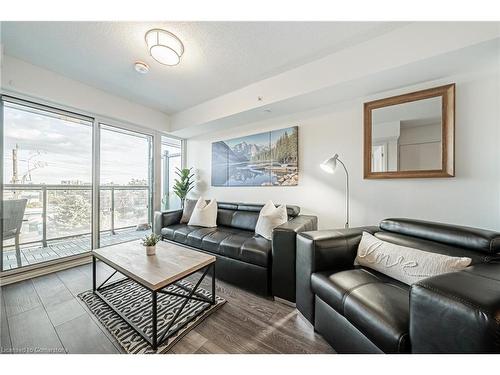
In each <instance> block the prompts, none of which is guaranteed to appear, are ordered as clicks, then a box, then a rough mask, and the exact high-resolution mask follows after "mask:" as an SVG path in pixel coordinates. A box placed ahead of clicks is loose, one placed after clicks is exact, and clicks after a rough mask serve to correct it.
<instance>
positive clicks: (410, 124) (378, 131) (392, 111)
mask: <svg viewBox="0 0 500 375" xmlns="http://www.w3.org/2000/svg"><path fill="white" fill-rule="evenodd" d="M442 106H443V103H442V97H441V96H437V97H433V98H429V99H422V100H417V101H413V102H406V103H402V104H396V105H390V106H387V107H382V108H377V109H374V110H373V111H372V140H371V141H372V142H371V171H372V172H397V171H419V170H439V169H441V161H442V155H441V153H442Z"/></svg>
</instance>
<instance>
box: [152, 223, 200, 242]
mask: <svg viewBox="0 0 500 375" xmlns="http://www.w3.org/2000/svg"><path fill="white" fill-rule="evenodd" d="M197 229H200V227H195V226H192V225H187V224H174V225H169V226H168V227H164V228H162V229H161V235H162V236H163V237H165V238H166V239H169V240H171V241H176V242H180V243H186V239H187V235H188V234H189V233H191V232H192V231H195V230H197Z"/></svg>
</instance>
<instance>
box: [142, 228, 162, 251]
mask: <svg viewBox="0 0 500 375" xmlns="http://www.w3.org/2000/svg"><path fill="white" fill-rule="evenodd" d="M160 240H161V237H160V236H158V235H156V234H154V233H151V234H150V235H149V236H146V237H144V238H143V239H142V245H143V246H145V247H146V255H155V253H156V244H157V243H158V242H160Z"/></svg>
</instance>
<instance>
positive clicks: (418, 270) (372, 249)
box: [354, 232, 472, 285]
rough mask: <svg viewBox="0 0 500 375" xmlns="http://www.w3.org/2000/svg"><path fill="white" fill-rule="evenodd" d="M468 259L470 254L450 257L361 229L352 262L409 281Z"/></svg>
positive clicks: (447, 269)
mask: <svg viewBox="0 0 500 375" xmlns="http://www.w3.org/2000/svg"><path fill="white" fill-rule="evenodd" d="M471 262H472V259H471V258H465V257H463V258H459V257H451V256H448V255H442V254H436V253H431V252H428V251H423V250H418V249H414V248H411V247H406V246H401V245H396V244H393V243H390V242H386V241H382V240H379V239H378V238H377V237H375V236H372V235H371V234H369V233H367V232H363V237H362V238H361V242H360V243H359V246H358V254H357V256H356V260H355V261H354V264H359V265H361V266H364V267H368V268H371V269H373V270H375V271H378V272H381V273H383V274H384V275H387V276H390V277H392V278H393V279H396V280H399V281H402V282H403V283H405V284H408V285H411V284H414V283H416V282H417V281H420V280H422V279H426V278H428V277H432V276H437V275H441V274H443V273H448V272H454V271H460V270H462V269H464V268H466V267H467V266H469V265H470V264H471Z"/></svg>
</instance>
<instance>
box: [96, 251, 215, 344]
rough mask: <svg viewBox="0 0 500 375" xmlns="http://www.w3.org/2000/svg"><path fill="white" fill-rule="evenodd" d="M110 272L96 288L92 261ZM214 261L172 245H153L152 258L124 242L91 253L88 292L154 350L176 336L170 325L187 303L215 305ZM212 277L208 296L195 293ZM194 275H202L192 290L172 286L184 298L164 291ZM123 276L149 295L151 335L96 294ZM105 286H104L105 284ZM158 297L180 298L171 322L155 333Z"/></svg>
mask: <svg viewBox="0 0 500 375" xmlns="http://www.w3.org/2000/svg"><path fill="white" fill-rule="evenodd" d="M97 259H99V260H100V261H102V262H103V263H106V264H107V265H108V266H110V267H111V268H113V269H114V270H115V272H113V273H112V274H111V275H110V276H109V277H108V278H107V279H106V280H105V281H104V282H103V283H102V284H101V285H99V286H96V272H97V270H96V260H97ZM215 259H216V258H215V257H214V256H213V255H208V254H205V253H202V252H199V251H195V250H191V249H188V248H186V247H183V246H180V245H176V244H174V243H170V242H163V241H161V242H159V243H158V244H157V245H156V254H155V255H149V256H148V255H146V249H145V248H144V246H142V244H141V243H140V241H133V242H127V243H122V244H117V245H112V246H107V247H103V248H100V249H95V250H93V251H92V290H93V292H94V293H95V294H96V295H98V296H99V297H100V298H101V299H102V300H103V301H104V302H105V303H106V304H107V305H108V306H109V307H110V308H111V309H112V310H114V311H115V312H116V313H117V314H118V315H119V316H120V317H121V318H122V319H123V320H124V321H125V322H127V323H128V324H129V325H130V326H131V327H132V328H133V329H134V330H135V331H136V332H137V333H139V334H140V335H141V336H142V337H143V338H144V339H145V340H146V341H147V342H148V343H149V344H150V345H151V346H152V347H153V350H156V349H157V348H158V346H159V345H160V344H162V343H163V342H164V341H165V340H167V339H168V338H169V337H170V336H172V335H173V334H175V333H176V331H177V330H178V329H179V327H178V328H177V329H172V327H173V324H174V322H175V321H176V319H177V318H178V317H179V316H180V314H181V312H182V310H183V309H184V307H185V306H186V304H187V303H188V301H189V300H197V301H202V302H206V303H207V308H208V307H210V306H212V305H215V303H216V300H215ZM209 270H211V273H212V296H211V298H207V297H206V296H204V295H202V294H200V293H197V291H196V290H197V289H198V287H199V286H200V284H201V282H202V281H203V279H204V278H205V276H206V275H207V273H208V271H209ZM198 271H203V273H202V275H201V277H200V278H199V280H198V282H197V283H196V285H195V286H194V288H192V289H189V288H187V287H186V286H184V285H180V284H176V286H177V287H179V288H181V289H183V290H185V291H186V292H187V294H181V293H176V292H172V291H168V290H166V289H167V287H169V286H170V285H172V284H174V283H176V282H177V281H179V280H182V279H184V278H186V277H188V276H190V275H193V274H194V273H196V272H198ZM117 272H119V273H121V274H123V275H124V276H125V279H131V280H133V281H135V282H136V283H138V284H140V285H141V286H143V287H144V288H146V289H148V290H150V291H151V296H152V303H151V310H152V334H151V336H149V335H147V334H146V333H145V332H144V331H143V330H142V329H140V328H139V327H138V326H137V325H136V324H134V323H133V322H132V321H130V320H129V319H128V318H127V317H126V316H125V314H124V312H123V311H120V310H119V309H118V308H116V307H115V306H114V305H113V304H112V303H111V302H110V301H108V300H107V299H106V297H105V296H104V295H103V294H102V293H101V292H100V291H101V290H103V288H107V287H110V286H112V285H114V284H116V283H120V282H123V280H124V279H121V280H118V281H114V282H112V283H108V281H109V280H110V279H111V278H112V277H113V276H114V275H115V274H116V273H117ZM106 283H108V284H106ZM158 293H164V294H169V295H173V296H177V297H182V298H184V301H183V303H182V305H181V306H180V308H179V309H178V310H177V311H176V313H175V314H174V316H173V318H172V320H171V321H170V322H169V323H168V325H167V327H166V328H165V329H163V332H158V323H157V322H158V305H157V295H158ZM203 311H204V310H201V311H200V312H199V313H198V314H197V315H195V316H193V317H192V318H191V319H189V321H191V320H193V319H195V318H196V317H197V316H198V315H200V314H201V313H202V312H203Z"/></svg>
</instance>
